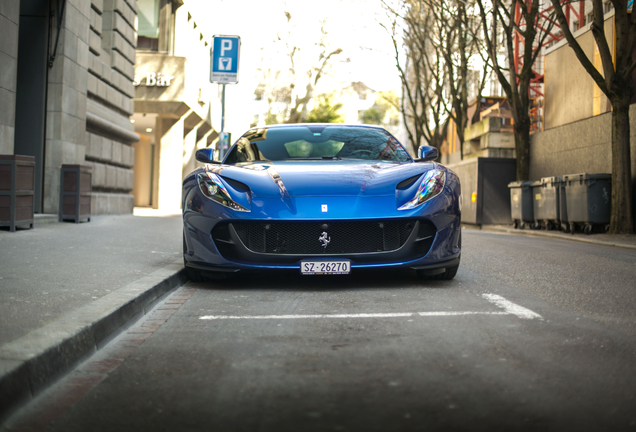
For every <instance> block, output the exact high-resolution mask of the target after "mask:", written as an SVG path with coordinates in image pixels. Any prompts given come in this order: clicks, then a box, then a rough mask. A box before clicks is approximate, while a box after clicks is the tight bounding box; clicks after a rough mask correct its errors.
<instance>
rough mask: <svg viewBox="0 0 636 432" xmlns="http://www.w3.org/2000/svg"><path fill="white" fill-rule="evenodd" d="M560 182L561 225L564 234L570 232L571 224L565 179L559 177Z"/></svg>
mask: <svg viewBox="0 0 636 432" xmlns="http://www.w3.org/2000/svg"><path fill="white" fill-rule="evenodd" d="M559 179H560V181H559V182H558V185H557V187H558V189H559V223H560V224H561V229H562V230H563V232H566V233H567V232H569V231H570V223H569V220H568V206H567V199H566V194H567V192H566V189H565V180H564V179H563V177H559Z"/></svg>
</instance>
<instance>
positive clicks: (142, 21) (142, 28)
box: [137, 0, 159, 39]
mask: <svg viewBox="0 0 636 432" xmlns="http://www.w3.org/2000/svg"><path fill="white" fill-rule="evenodd" d="M137 7H138V11H137V16H138V18H139V29H138V30H137V34H138V35H139V36H142V37H144V38H148V39H158V38H159V0H138V1H137Z"/></svg>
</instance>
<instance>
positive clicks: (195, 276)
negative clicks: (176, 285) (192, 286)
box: [186, 268, 204, 282]
mask: <svg viewBox="0 0 636 432" xmlns="http://www.w3.org/2000/svg"><path fill="white" fill-rule="evenodd" d="M186 273H187V274H188V279H190V281H191V282H203V281H204V278H203V274H201V272H200V271H199V270H194V269H191V268H186Z"/></svg>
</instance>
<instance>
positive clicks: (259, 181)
mask: <svg viewBox="0 0 636 432" xmlns="http://www.w3.org/2000/svg"><path fill="white" fill-rule="evenodd" d="M436 167H437V164H436V163H434V162H428V163H414V162H408V163H396V162H380V161H373V162H372V163H370V162H369V161H293V162H277V163H269V162H268V163H262V162H261V163H250V164H242V165H240V166H239V165H231V166H230V165H221V166H211V165H208V166H207V167H206V169H207V170H208V171H211V172H214V173H216V174H218V175H220V176H221V177H223V178H225V179H229V180H234V181H238V182H241V183H243V184H245V185H247V186H248V187H249V188H250V190H251V193H252V196H253V197H262V198H266V197H272V198H273V197H278V198H280V197H281V196H282V197H302V196H352V197H358V196H383V195H384V196H395V188H396V186H397V184H398V183H400V182H401V181H404V180H407V179H409V178H413V177H415V176H420V175H421V174H423V173H424V172H426V171H428V170H430V169H433V168H436Z"/></svg>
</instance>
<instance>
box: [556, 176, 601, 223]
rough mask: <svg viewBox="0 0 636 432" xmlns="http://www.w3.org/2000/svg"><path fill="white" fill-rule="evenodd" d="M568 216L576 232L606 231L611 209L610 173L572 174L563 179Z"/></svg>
mask: <svg viewBox="0 0 636 432" xmlns="http://www.w3.org/2000/svg"><path fill="white" fill-rule="evenodd" d="M563 181H564V182H565V195H566V205H567V212H568V213H567V217H568V223H569V225H570V230H571V231H572V233H574V232H575V231H576V230H577V229H583V232H585V234H591V233H592V232H595V231H596V232H606V231H607V229H608V228H609V223H610V214H611V209H612V175H611V174H585V173H583V174H570V175H566V176H563Z"/></svg>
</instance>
